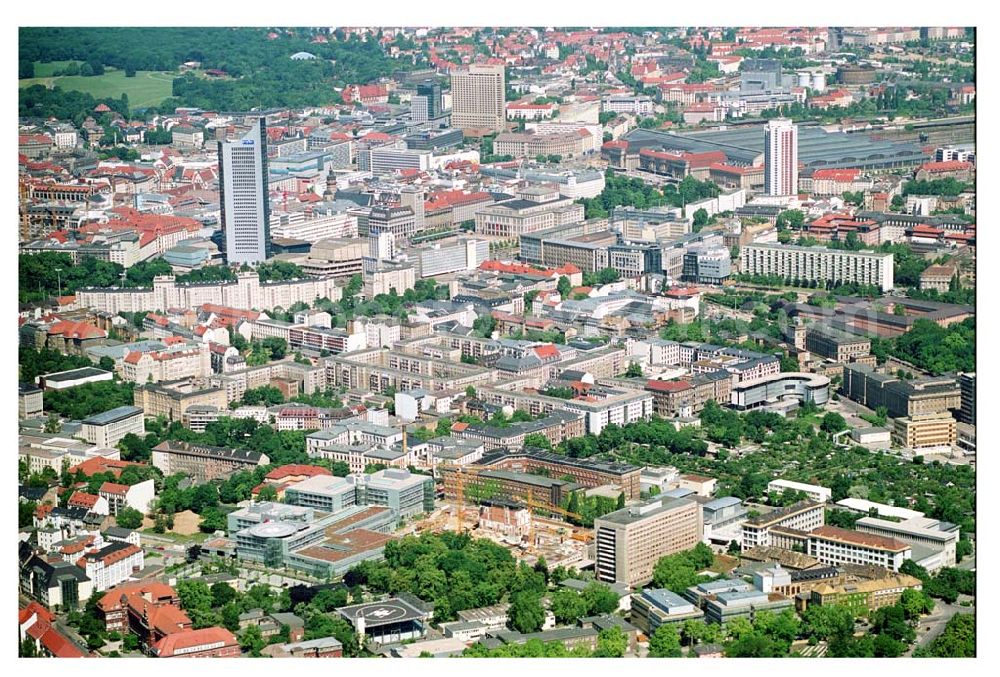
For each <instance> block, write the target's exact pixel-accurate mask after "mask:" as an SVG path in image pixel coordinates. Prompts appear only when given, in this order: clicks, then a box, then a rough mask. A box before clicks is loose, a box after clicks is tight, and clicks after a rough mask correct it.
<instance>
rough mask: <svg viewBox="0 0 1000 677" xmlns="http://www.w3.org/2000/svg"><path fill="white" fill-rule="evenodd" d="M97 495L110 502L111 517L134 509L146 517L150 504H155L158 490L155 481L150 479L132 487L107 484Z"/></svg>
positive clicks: (112, 483) (103, 485)
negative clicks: (125, 510) (128, 509)
mask: <svg viewBox="0 0 1000 677" xmlns="http://www.w3.org/2000/svg"><path fill="white" fill-rule="evenodd" d="M97 494H98V496H100V497H101V498H103V499H104V500H106V501H107V502H108V512H109V514H111V515H117V514H118V513H119V511H121V510H122V508H132V509H133V510H138V511H139V512H141V513H142V514H143V515H145V514H146V513H147V512H148V511H149V504H150V503H152V502H153V498H154V497H155V495H156V490H155V488H154V482H153V480H152V479H148V480H146V481H144V482H138V483H136V484H132V485H128V484H118V483H116V482H105V483H104V484H102V485H101V486H100V488H99V489H98V491H97Z"/></svg>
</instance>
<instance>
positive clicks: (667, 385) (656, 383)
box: [646, 379, 691, 393]
mask: <svg viewBox="0 0 1000 677" xmlns="http://www.w3.org/2000/svg"><path fill="white" fill-rule="evenodd" d="M690 387H691V384H690V383H688V382H687V381H660V380H658V379H650V380H648V381H646V389H647V390H657V391H659V392H664V393H676V392H680V391H681V390H687V389H689V388H690Z"/></svg>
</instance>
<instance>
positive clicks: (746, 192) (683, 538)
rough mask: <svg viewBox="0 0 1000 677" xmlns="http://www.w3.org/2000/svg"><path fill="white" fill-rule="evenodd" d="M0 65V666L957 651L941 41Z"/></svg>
mask: <svg viewBox="0 0 1000 677" xmlns="http://www.w3.org/2000/svg"><path fill="white" fill-rule="evenodd" d="M397 20H398V19H397ZM18 59H19V63H18V78H19V80H18V86H19V89H18V93H19V96H18V217H17V218H18V222H17V228H18V243H19V245H18V339H17V341H18V343H17V345H18V562H19V564H18V571H19V580H18V593H19V594H18V622H19V636H18V655H19V656H20V657H22V658H32V657H55V658H73V657H133V658H139V657H146V658H174V657H177V658H181V657H212V658H240V657H243V658H250V657H271V658H304V657H305V658H353V657H384V658H418V657H421V658H444V657H468V658H521V657H555V658H609V657H638V658H647V657H648V658H681V657H684V658H687V657H690V658H778V657H806V658H824V657H825V658H833V657H854V658H909V657H915V658H931V657H956V658H960V657H975V656H976V653H977V652H976V611H977V603H976V557H977V545H976V543H977V541H976V533H977V532H976V517H977V515H976V143H975V142H976V30H975V29H974V28H967V27H898V26H896V27H871V28H847V27H832V26H831V27H816V26H807V27H803V26H799V27H770V28H768V27H734V26H714V27H660V28H656V27H642V28H628V27H599V28H593V27H573V28H560V27H533V28H528V27H472V28H462V27H458V28H456V27H420V26H416V27H402V28H401V27H317V28H282V27H257V28H245V27H244V28H226V27H213V28H195V27H174V28H156V27H143V28H139V27H136V28H100V27H65V28H40V27H36V28H25V27H22V28H20V29H19V35H18ZM11 387H12V384H11ZM460 664H461V665H462V666H466V665H468V663H464V662H460ZM473 664H474V665H476V663H473ZM916 664H919V662H912V663H910V665H916ZM238 665H242V664H238ZM362 665H364V663H362ZM435 665H436V664H435ZM691 665H694V664H691ZM709 665H711V664H709Z"/></svg>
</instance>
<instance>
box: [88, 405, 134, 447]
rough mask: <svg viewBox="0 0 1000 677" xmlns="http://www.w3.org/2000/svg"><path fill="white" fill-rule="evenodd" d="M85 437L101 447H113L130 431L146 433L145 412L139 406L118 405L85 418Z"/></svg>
mask: <svg viewBox="0 0 1000 677" xmlns="http://www.w3.org/2000/svg"><path fill="white" fill-rule="evenodd" d="M82 431H83V438H84V439H85V440H87V441H88V442H90V443H91V444H96V445H97V446H99V447H113V446H115V445H116V444H118V441H119V440H121V439H122V438H123V437H125V436H126V435H128V434H129V433H132V434H135V435H138V436H139V437H142V436H143V435H145V434H146V428H145V425H144V424H143V413H142V409H140V408H139V407H132V406H124V407H116V408H114V409H111V410H110V411H105V412H104V413H101V414H96V415H94V416H90V417H88V418H85V419H84V420H83V426H82Z"/></svg>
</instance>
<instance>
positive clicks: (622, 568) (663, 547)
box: [594, 497, 702, 587]
mask: <svg viewBox="0 0 1000 677" xmlns="http://www.w3.org/2000/svg"><path fill="white" fill-rule="evenodd" d="M594 533H595V535H596V538H597V562H596V565H595V570H596V572H597V579H598V580H600V581H605V582H608V583H612V582H617V583H624V584H626V585H628V586H631V587H635V586H639V585H644V584H646V583H649V582H650V581H651V580H652V579H653V569H654V568H655V567H656V563H657V561H659V559H660V558H661V557H663V556H665V555H672V554H674V553H676V552H681V551H682V550H689V549H691V548H693V547H694V546H695V545H697V544H698V543H700V542H701V538H702V518H701V505H699V504H698V503H697V502H695V501H692V500H690V499H685V498H669V497H662V498H657V499H653V500H652V501H649V502H648V503H645V504H643V505H637V506H633V507H629V508H624V509H622V510H617V511H615V512H612V513H609V514H607V515H605V516H604V517H601V518H599V519H597V520H595V521H594Z"/></svg>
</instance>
